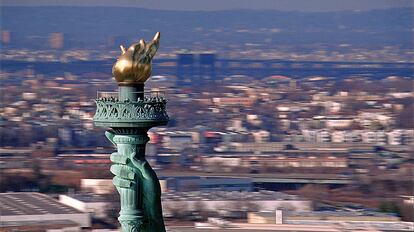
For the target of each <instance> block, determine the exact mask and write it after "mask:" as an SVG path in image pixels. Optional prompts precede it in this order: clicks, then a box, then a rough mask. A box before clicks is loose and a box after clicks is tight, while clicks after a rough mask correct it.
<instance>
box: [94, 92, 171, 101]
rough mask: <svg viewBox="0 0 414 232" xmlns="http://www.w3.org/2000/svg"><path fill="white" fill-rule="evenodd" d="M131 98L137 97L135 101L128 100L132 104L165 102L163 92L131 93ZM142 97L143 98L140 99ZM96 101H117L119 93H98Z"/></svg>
mask: <svg viewBox="0 0 414 232" xmlns="http://www.w3.org/2000/svg"><path fill="white" fill-rule="evenodd" d="M130 95H132V96H137V97H136V99H129V101H132V102H142V101H166V99H167V98H166V94H165V91H158V90H157V91H143V92H142V91H141V92H132V93H130ZM142 96H143V98H142ZM96 99H97V100H113V101H119V92H118V91H112V92H109V91H98V92H97V93H96Z"/></svg>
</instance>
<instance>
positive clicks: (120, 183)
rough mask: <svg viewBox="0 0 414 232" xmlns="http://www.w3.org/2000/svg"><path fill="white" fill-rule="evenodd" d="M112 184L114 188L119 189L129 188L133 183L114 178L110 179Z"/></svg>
mask: <svg viewBox="0 0 414 232" xmlns="http://www.w3.org/2000/svg"><path fill="white" fill-rule="evenodd" d="M112 183H113V184H114V185H115V186H116V187H120V188H131V187H132V186H133V185H134V183H133V182H132V181H130V180H125V179H121V178H119V177H117V176H115V177H114V178H113V179H112Z"/></svg>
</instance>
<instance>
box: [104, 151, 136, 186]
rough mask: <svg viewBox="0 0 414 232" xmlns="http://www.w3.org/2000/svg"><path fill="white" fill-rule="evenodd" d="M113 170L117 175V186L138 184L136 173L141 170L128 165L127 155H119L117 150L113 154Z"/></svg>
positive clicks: (115, 179) (114, 181) (115, 182)
mask: <svg viewBox="0 0 414 232" xmlns="http://www.w3.org/2000/svg"><path fill="white" fill-rule="evenodd" d="M111 161H112V162H113V163H114V164H113V165H112V166H111V172H112V174H114V175H115V177H114V178H113V183H114V185H115V186H116V187H120V188H131V187H133V186H134V185H136V184H137V183H136V175H137V174H138V175H139V171H138V170H137V169H135V168H133V167H130V166H129V165H127V163H128V162H127V161H128V159H127V157H125V156H122V155H119V154H118V153H117V152H114V153H112V154H111Z"/></svg>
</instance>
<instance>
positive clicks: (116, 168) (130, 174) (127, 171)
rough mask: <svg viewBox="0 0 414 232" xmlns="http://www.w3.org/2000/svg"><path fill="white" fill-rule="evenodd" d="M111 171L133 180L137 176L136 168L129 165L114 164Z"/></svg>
mask: <svg viewBox="0 0 414 232" xmlns="http://www.w3.org/2000/svg"><path fill="white" fill-rule="evenodd" d="M111 172H112V174H114V175H115V176H118V177H121V178H124V179H129V180H133V179H134V178H135V173H134V170H133V169H132V168H130V167H128V166H124V165H118V164H114V165H112V166H111Z"/></svg>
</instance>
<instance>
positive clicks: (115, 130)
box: [94, 33, 168, 232]
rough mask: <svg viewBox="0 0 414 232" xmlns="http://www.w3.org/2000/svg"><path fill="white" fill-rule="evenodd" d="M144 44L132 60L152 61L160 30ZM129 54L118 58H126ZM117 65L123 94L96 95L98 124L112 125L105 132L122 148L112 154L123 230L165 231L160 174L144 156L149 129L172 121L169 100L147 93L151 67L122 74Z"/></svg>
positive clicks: (120, 88) (137, 231)
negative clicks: (168, 111) (158, 175)
mask: <svg viewBox="0 0 414 232" xmlns="http://www.w3.org/2000/svg"><path fill="white" fill-rule="evenodd" d="M143 44H144V45H145V43H143V42H142V41H141V42H140V43H137V44H133V45H131V47H130V48H129V49H128V50H130V49H132V51H133V50H134V49H140V50H139V52H137V53H135V52H133V53H132V57H130V58H133V60H131V62H132V61H134V60H136V61H139V62H144V61H145V60H139V59H138V58H137V57H141V58H142V57H144V58H145V57H148V59H149V61H148V60H146V61H145V62H144V63H145V64H149V66H150V65H151V63H150V61H151V59H152V57H153V56H154V55H155V52H156V49H157V48H158V44H159V33H157V34H156V36H155V37H154V40H153V42H151V44H150V45H149V46H144V45H143ZM138 45H140V46H138ZM121 49H122V50H123V55H125V56H126V55H131V54H128V51H126V50H125V49H124V48H123V47H121ZM151 49H155V50H151ZM141 53H142V54H141ZM134 54H135V55H134ZM138 55H139V56H138ZM125 56H124V57H121V58H119V59H118V61H117V63H118V62H120V60H122V59H124V60H125V59H126V57H125ZM144 58H142V59H144ZM132 65H134V64H132ZM114 70H115V71H114V75H115V78H116V80H117V81H118V85H119V87H118V94H117V96H112V95H111V96H109V95H108V96H106V97H105V96H104V97H99V96H98V97H97V99H96V100H95V102H96V106H97V109H96V113H95V116H94V123H95V125H96V126H101V127H107V128H110V129H109V130H108V131H107V132H105V135H106V137H107V138H108V139H109V140H110V141H111V142H112V143H113V144H114V145H115V146H116V148H117V152H114V153H112V154H111V161H112V163H113V164H112V166H111V170H110V171H111V173H112V174H114V178H113V184H114V185H115V186H116V189H117V190H118V193H119V195H120V199H121V211H120V212H119V217H118V220H119V222H120V224H121V227H122V231H123V232H165V226H164V219H163V216H162V208H161V188H160V184H159V180H158V177H157V175H156V173H155V172H154V170H153V169H152V168H151V166H150V165H149V163H148V161H147V160H146V159H145V145H146V143H147V142H148V141H149V138H148V135H147V132H148V130H149V129H150V128H151V127H154V126H160V125H166V124H167V122H168V115H167V110H166V104H167V100H166V99H165V97H163V96H159V95H155V96H153V95H146V94H145V92H144V82H145V80H146V79H148V77H149V73H148V68H145V67H144V68H143V66H139V65H137V66H136V67H135V66H134V68H132V69H128V71H127V72H125V73H124V74H125V75H123V74H122V72H121V71H122V68H120V66H117V64H115V65H114ZM119 70H121V71H119ZM120 73H121V74H120ZM143 77H145V78H143Z"/></svg>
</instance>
